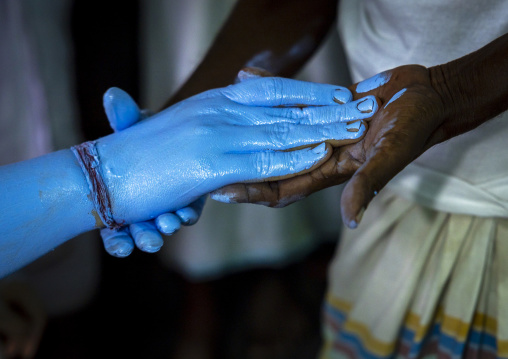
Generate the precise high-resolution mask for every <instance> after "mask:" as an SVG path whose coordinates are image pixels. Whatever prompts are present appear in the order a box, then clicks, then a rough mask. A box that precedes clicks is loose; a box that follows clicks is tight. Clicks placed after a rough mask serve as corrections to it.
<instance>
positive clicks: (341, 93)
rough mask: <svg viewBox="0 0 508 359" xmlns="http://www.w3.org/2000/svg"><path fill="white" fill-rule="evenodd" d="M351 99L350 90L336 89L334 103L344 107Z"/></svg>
mask: <svg viewBox="0 0 508 359" xmlns="http://www.w3.org/2000/svg"><path fill="white" fill-rule="evenodd" d="M351 98H352V96H351V92H349V91H348V90H345V89H341V88H338V89H335V91H334V92H333V101H334V102H337V103H338V104H340V105H343V104H345V103H347V102H349V101H351Z"/></svg>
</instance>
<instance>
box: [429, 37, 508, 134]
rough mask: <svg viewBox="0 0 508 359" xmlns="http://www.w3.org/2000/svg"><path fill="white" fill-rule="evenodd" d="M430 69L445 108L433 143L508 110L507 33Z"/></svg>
mask: <svg viewBox="0 0 508 359" xmlns="http://www.w3.org/2000/svg"><path fill="white" fill-rule="evenodd" d="M429 71H430V75H431V81H432V85H433V87H434V89H436V91H437V92H438V93H439V94H440V95H441V98H442V99H443V104H444V106H445V108H446V109H447V111H448V117H447V119H446V121H445V123H444V124H443V126H441V128H440V129H439V132H438V133H437V134H436V137H437V141H436V142H440V141H443V140H446V139H448V138H451V137H453V136H456V135H458V134H461V133H464V132H466V131H469V130H471V129H473V128H475V127H477V126H479V125H481V124H482V123H484V122H485V121H487V120H489V119H491V118H493V117H495V116H497V115H498V114H500V113H501V112H503V111H506V110H508V34H505V35H503V36H501V37H499V38H497V39H496V40H494V41H492V42H491V43H489V44H488V45H486V46H484V47H482V48H481V49H479V50H477V51H475V52H473V53H471V54H468V55H466V56H464V57H462V58H459V59H457V60H455V61H452V62H449V63H447V64H444V65H440V66H435V67H431V68H429Z"/></svg>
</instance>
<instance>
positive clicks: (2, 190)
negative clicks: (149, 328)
mask: <svg viewBox="0 0 508 359" xmlns="http://www.w3.org/2000/svg"><path fill="white" fill-rule="evenodd" d="M282 89H284V92H282ZM350 100H351V93H350V92H349V91H348V90H347V89H345V88H338V87H337V86H332V85H322V84H312V83H304V82H301V81H295V80H288V79H281V78H267V79H256V80H251V81H248V82H245V83H240V84H237V85H232V86H229V87H226V88H221V89H215V90H210V91H207V92H204V93H202V94H199V95H196V96H193V97H191V98H189V99H187V100H185V101H182V102H180V103H179V104H177V105H174V106H172V107H170V108H168V109H166V110H164V111H162V112H160V113H158V114H156V115H154V116H152V117H149V118H147V119H145V120H143V121H141V122H139V123H137V124H136V125H134V126H132V127H130V128H128V129H126V130H124V131H122V132H118V133H114V134H112V135H109V136H106V137H103V138H100V139H98V140H97V141H92V142H87V143H84V144H81V145H78V146H76V147H74V148H73V151H70V150H64V151H59V152H55V153H52V154H49V155H46V156H42V157H39V158H36V159H33V160H29V161H24V162H20V163H16V164H12V165H8V166H4V167H0V183H2V186H0V211H1V213H2V216H1V217H0V277H1V276H4V275H6V274H7V273H9V272H11V271H13V270H15V269H18V268H20V267H21V266H23V265H25V264H27V263H28V262H30V261H32V260H34V259H36V258H37V257H39V256H41V255H42V254H44V253H46V252H48V251H50V250H51V249H52V248H54V247H56V246H58V245H59V244H61V243H62V242H64V241H66V240H68V239H70V238H72V237H74V236H76V235H78V234H80V233H83V232H85V231H88V230H91V229H94V228H100V227H103V226H104V225H107V226H108V227H110V228H116V227H119V226H123V225H126V224H131V223H137V222H142V221H147V220H149V219H153V218H155V217H157V216H158V215H160V214H162V213H166V212H168V211H174V210H177V209H179V208H182V207H184V206H186V205H188V204H190V203H191V202H193V201H195V200H196V199H198V198H199V197H201V196H202V195H204V194H206V193H209V192H210V191H213V190H215V189H217V188H220V187H223V186H225V185H228V184H231V183H236V182H247V181H248V182H253V181H264V180H267V179H270V178H281V177H286V176H289V175H293V174H296V173H303V172H306V171H311V170H312V169H313V168H314V167H315V166H317V165H318V164H320V163H322V162H323V161H325V160H326V159H327V158H328V157H329V156H330V154H331V150H330V146H329V145H325V143H323V142H327V141H332V142H334V143H337V142H339V143H352V142H355V141H358V140H359V139H360V138H361V137H362V136H363V135H364V133H365V126H363V124H362V123H361V121H359V120H362V119H367V118H368V117H371V116H372V114H373V113H374V112H375V110H376V109H377V107H376V102H375V100H374V99H373V98H370V103H371V104H372V105H371V108H370V109H369V110H368V111H361V109H363V107H362V106H360V103H363V102H364V101H365V100H361V101H352V102H348V101H350ZM337 102H340V103H345V104H344V105H339V104H338V103H337ZM300 103H310V104H313V105H316V106H315V107H308V108H305V109H300V108H299V107H295V106H296V105H297V104H300ZM262 105H264V106H267V107H259V106H262ZM324 114H326V115H324ZM295 148H298V150H292V151H288V150H290V149H295Z"/></svg>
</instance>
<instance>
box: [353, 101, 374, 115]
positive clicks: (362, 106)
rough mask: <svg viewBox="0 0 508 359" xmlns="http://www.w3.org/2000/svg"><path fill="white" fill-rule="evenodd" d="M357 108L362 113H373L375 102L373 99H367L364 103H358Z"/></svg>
mask: <svg viewBox="0 0 508 359" xmlns="http://www.w3.org/2000/svg"><path fill="white" fill-rule="evenodd" d="M356 108H357V109H358V110H359V111H360V112H361V113H371V112H372V111H373V110H374V100H372V99H371V98H366V99H365V100H363V101H362V102H360V103H358V105H356Z"/></svg>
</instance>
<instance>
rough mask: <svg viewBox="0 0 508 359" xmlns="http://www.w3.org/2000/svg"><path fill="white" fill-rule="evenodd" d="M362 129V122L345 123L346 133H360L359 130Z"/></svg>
mask: <svg viewBox="0 0 508 359" xmlns="http://www.w3.org/2000/svg"><path fill="white" fill-rule="evenodd" d="M361 127H362V121H361V120H360V121H351V122H348V123H347V127H346V129H347V131H348V132H358V131H360V128H361Z"/></svg>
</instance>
